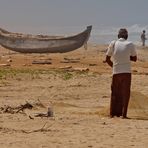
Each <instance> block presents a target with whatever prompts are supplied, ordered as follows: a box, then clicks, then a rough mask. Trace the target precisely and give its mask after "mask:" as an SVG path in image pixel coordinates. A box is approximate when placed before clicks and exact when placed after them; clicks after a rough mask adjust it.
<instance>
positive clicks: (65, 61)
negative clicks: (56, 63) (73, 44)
mask: <svg viewBox="0 0 148 148" xmlns="http://www.w3.org/2000/svg"><path fill="white" fill-rule="evenodd" d="M79 62H80V58H75V59H73V58H64V60H63V61H61V63H79Z"/></svg>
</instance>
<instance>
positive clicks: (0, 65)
mask: <svg viewBox="0 0 148 148" xmlns="http://www.w3.org/2000/svg"><path fill="white" fill-rule="evenodd" d="M0 66H11V65H10V64H8V63H7V64H0Z"/></svg>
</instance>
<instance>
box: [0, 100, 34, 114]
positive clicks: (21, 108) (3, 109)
mask: <svg viewBox="0 0 148 148" xmlns="http://www.w3.org/2000/svg"><path fill="white" fill-rule="evenodd" d="M32 108H33V105H32V104H30V103H28V102H26V103H25V104H24V105H19V106H17V107H11V106H7V105H5V106H4V107H1V108H0V112H1V113H11V114H14V113H20V112H21V113H22V112H23V111H24V110H25V109H32Z"/></svg>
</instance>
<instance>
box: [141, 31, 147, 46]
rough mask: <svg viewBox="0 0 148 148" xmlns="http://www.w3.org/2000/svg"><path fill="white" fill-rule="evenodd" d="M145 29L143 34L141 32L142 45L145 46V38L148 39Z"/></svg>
mask: <svg viewBox="0 0 148 148" xmlns="http://www.w3.org/2000/svg"><path fill="white" fill-rule="evenodd" d="M145 32H146V31H145V30H143V32H142V34H141V41H142V46H145V40H146V36H145Z"/></svg>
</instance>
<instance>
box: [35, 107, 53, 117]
mask: <svg viewBox="0 0 148 148" xmlns="http://www.w3.org/2000/svg"><path fill="white" fill-rule="evenodd" d="M35 117H53V109H52V108H51V107H48V111H47V113H36V115H35Z"/></svg>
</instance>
